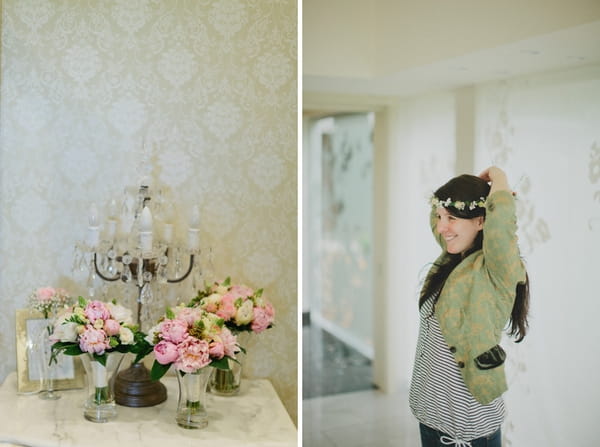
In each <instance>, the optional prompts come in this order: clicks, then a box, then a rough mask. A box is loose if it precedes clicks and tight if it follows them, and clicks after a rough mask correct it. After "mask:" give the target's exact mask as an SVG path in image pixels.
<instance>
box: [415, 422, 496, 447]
mask: <svg viewBox="0 0 600 447" xmlns="http://www.w3.org/2000/svg"><path fill="white" fill-rule="evenodd" d="M419 428H420V429H421V445H422V447H446V446H451V447H466V446H469V445H470V446H471V447H502V434H501V432H500V429H498V430H496V431H495V432H494V433H492V434H491V435H488V436H483V437H481V438H477V439H473V440H471V441H469V442H468V443H466V442H463V443H461V442H460V441H458V442H453V441H452V437H451V436H449V435H447V434H446V433H443V432H441V431H437V430H434V429H433V428H429V427H427V426H426V425H423V424H419Z"/></svg>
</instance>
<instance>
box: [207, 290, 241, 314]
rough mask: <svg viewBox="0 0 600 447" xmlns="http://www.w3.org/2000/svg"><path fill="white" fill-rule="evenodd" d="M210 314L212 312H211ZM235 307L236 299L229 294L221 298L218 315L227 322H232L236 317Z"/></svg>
mask: <svg viewBox="0 0 600 447" xmlns="http://www.w3.org/2000/svg"><path fill="white" fill-rule="evenodd" d="M209 312H210V311H209ZM235 312H236V309H235V305H234V297H233V295H232V294H230V293H227V294H226V295H223V297H222V298H221V305H220V306H219V309H218V310H217V312H216V314H217V315H218V316H219V317H220V318H222V319H223V320H225V321H229V320H231V319H232V318H233V317H234V316H235Z"/></svg>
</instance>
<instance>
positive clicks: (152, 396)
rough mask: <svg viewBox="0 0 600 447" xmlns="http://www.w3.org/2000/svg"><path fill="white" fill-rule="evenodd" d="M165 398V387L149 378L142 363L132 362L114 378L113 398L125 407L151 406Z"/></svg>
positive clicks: (148, 372)
mask: <svg viewBox="0 0 600 447" xmlns="http://www.w3.org/2000/svg"><path fill="white" fill-rule="evenodd" d="M166 399H167V389H166V388H165V386H164V385H163V384H162V383H160V382H159V381H158V380H156V381H153V380H152V379H151V378H150V371H148V369H147V368H146V367H145V366H144V364H143V363H133V364H132V365H131V366H130V367H129V368H127V369H125V370H123V371H121V372H120V373H119V374H118V375H117V377H116V379H115V400H116V402H117V404H119V405H123V406H125V407H152V406H154V405H158V404H160V403H161V402H164V401H165V400H166Z"/></svg>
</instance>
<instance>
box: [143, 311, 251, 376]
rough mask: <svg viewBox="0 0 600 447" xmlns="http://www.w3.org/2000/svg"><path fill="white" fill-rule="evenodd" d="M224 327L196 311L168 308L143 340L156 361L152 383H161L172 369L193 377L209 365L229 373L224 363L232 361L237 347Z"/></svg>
mask: <svg viewBox="0 0 600 447" xmlns="http://www.w3.org/2000/svg"><path fill="white" fill-rule="evenodd" d="M224 323H225V322H224V320H223V318H220V317H219V316H218V315H216V314H214V313H210V312H206V311H204V310H202V309H201V308H199V307H189V306H184V305H179V306H177V307H175V308H174V309H170V308H168V309H167V312H166V315H165V316H164V317H163V318H162V319H161V321H160V322H159V323H158V324H157V325H156V326H154V327H153V328H152V329H151V330H150V331H149V333H148V335H147V336H146V341H147V342H148V343H150V345H152V346H153V352H154V357H155V361H154V364H153V366H152V370H151V372H150V375H151V377H152V379H154V380H157V379H160V378H161V377H162V376H163V375H164V374H165V373H166V372H167V370H168V369H169V368H170V366H171V365H173V366H174V367H175V369H176V370H178V371H181V372H183V373H194V372H197V371H198V370H200V369H201V368H204V367H206V366H209V365H210V366H213V367H216V368H220V369H228V368H229V363H228V361H227V360H228V359H234V360H235V356H236V354H237V353H238V352H239V351H240V347H239V346H238V343H237V337H236V336H235V335H233V333H232V332H231V331H230V330H229V329H228V328H227V327H226V326H225V324H224Z"/></svg>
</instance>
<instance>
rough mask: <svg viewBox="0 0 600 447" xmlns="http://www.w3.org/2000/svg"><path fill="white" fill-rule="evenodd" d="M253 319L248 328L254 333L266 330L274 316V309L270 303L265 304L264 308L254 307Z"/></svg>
mask: <svg viewBox="0 0 600 447" xmlns="http://www.w3.org/2000/svg"><path fill="white" fill-rule="evenodd" d="M253 313H254V319H253V320H252V325H251V326H250V327H251V328H252V330H253V331H254V332H255V333H257V334H258V333H260V332H262V331H264V330H265V329H267V328H268V327H269V325H270V324H271V323H272V322H273V319H274V316H275V309H273V306H272V305H271V303H267V304H266V305H265V307H255V308H254V310H253Z"/></svg>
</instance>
